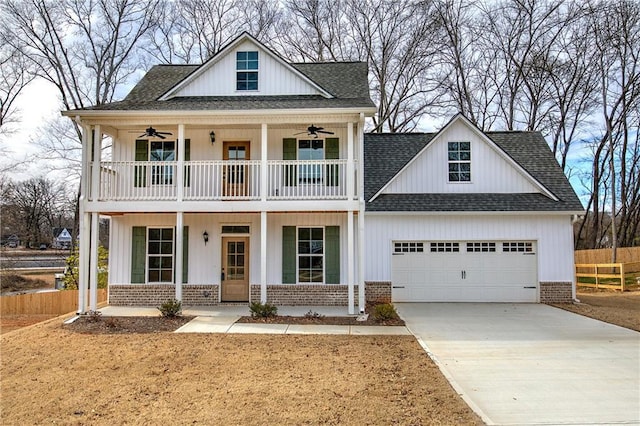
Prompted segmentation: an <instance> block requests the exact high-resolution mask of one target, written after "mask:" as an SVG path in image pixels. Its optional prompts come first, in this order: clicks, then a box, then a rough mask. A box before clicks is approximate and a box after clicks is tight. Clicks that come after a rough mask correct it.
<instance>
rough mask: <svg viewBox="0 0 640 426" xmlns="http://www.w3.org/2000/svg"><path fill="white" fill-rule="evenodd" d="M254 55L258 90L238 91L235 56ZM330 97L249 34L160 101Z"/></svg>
mask: <svg viewBox="0 0 640 426" xmlns="http://www.w3.org/2000/svg"><path fill="white" fill-rule="evenodd" d="M238 52H257V54H258V69H257V74H258V84H257V86H258V89H257V90H237V86H236V78H237V71H238V70H237V63H236V58H237V53H238ZM291 95H298V96H304V95H321V96H324V97H331V95H330V94H329V93H328V92H326V91H325V90H324V89H323V88H321V87H320V86H318V85H317V84H316V83H315V82H313V81H312V80H311V79H309V78H308V77H307V76H305V75H304V74H303V73H301V72H300V71H298V70H297V69H296V68H295V67H293V66H292V65H290V64H288V63H286V62H285V61H284V60H282V59H281V58H280V57H279V56H277V55H276V54H275V53H273V52H271V51H270V50H269V49H267V48H265V47H264V46H262V45H261V44H260V43H258V42H257V41H255V40H254V39H253V38H252V37H250V36H248V35H244V36H241V37H240V38H239V39H237V40H236V41H234V42H232V43H230V45H229V46H227V47H226V48H225V49H223V50H222V51H220V52H219V53H218V54H217V55H215V56H214V57H212V58H211V59H210V60H209V61H207V62H206V63H204V64H203V65H202V66H201V67H200V68H199V69H197V70H196V71H195V72H194V73H193V74H192V75H190V76H189V77H187V78H186V79H185V80H184V81H183V82H181V83H179V84H178V85H176V86H175V87H174V88H173V89H171V90H170V91H169V92H168V93H167V94H166V95H165V96H163V98H165V99H170V98H174V97H199V96H204V97H210V96H291Z"/></svg>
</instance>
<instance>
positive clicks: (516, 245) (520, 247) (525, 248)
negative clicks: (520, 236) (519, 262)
mask: <svg viewBox="0 0 640 426" xmlns="http://www.w3.org/2000/svg"><path fill="white" fill-rule="evenodd" d="M502 251H503V252H512V253H516V252H518V253H533V243H530V242H529V243H528V242H521V241H515V242H508V243H502Z"/></svg>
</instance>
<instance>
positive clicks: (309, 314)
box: [304, 309, 324, 319]
mask: <svg viewBox="0 0 640 426" xmlns="http://www.w3.org/2000/svg"><path fill="white" fill-rule="evenodd" d="M304 317H305V318H312V319H316V318H324V315H322V314H319V313H317V312H316V311H312V310H311V309H309V312H307V313H306V314H304Z"/></svg>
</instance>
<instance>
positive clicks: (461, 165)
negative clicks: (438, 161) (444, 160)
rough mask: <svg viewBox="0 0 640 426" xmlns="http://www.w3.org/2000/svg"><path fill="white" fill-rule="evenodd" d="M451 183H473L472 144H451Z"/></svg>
mask: <svg viewBox="0 0 640 426" xmlns="http://www.w3.org/2000/svg"><path fill="white" fill-rule="evenodd" d="M448 159H449V182H471V142H449V144H448Z"/></svg>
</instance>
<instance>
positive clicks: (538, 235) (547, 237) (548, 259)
mask: <svg viewBox="0 0 640 426" xmlns="http://www.w3.org/2000/svg"><path fill="white" fill-rule="evenodd" d="M570 221H571V218H570V217H569V216H568V215H538V216H534V215H482V216H480V215H452V214H447V215H438V214H430V215H393V216H392V215H386V214H385V215H371V214H368V215H367V216H366V219H365V222H366V224H365V227H366V229H367V233H366V235H365V239H366V241H365V242H364V244H365V264H366V265H365V281H393V278H394V277H393V275H394V260H393V257H394V256H393V251H394V242H399V241H416V242H417V241H419V242H425V251H428V245H427V244H426V243H427V242H453V241H455V242H461V244H460V252H463V251H464V252H465V254H466V248H465V245H464V243H466V242H495V243H496V247H497V250H502V246H501V244H502V242H509V241H517V242H531V243H532V244H533V247H534V253H535V256H534V257H528V258H527V260H522V259H519V260H518V262H519V261H520V260H522V261H523V262H524V263H523V264H521V265H516V264H512V265H511V266H515V269H514V268H511V269H512V270H510V269H509V268H510V267H511V266H508V265H505V264H504V260H505V259H503V258H502V257H501V256H500V255H499V254H496V255H495V256H494V258H495V259H494V258H492V259H493V263H492V264H491V265H488V264H487V265H485V266H486V267H485V268H484V269H483V268H480V269H481V270H480V272H479V273H480V274H481V275H484V277H485V281H488V280H494V281H495V280H496V279H499V276H501V275H510V276H511V278H510V280H511V281H513V280H516V281H517V278H515V277H517V276H518V274H524V275H522V276H527V277H529V278H527V279H528V280H529V281H531V279H530V277H532V276H535V278H534V280H535V283H534V284H533V285H535V286H536V287H538V286H539V285H538V282H541V281H542V282H545V281H551V282H553V281H561V282H572V281H573V234H572V228H571V226H570ZM441 255H442V254H441ZM469 255H470V256H469V257H467V258H465V259H464V261H465V262H469V264H468V266H469V268H471V269H473V267H474V266H473V265H474V264H475V265H478V263H477V262H481V261H482V260H479V259H480V257H481V256H475V254H474V253H470V254H469ZM441 257H442V258H440V259H439V260H436V259H434V258H428V259H427V258H424V259H421V260H420V261H419V262H418V263H419V264H423V265H428V266H430V267H429V268H428V269H429V270H430V271H431V273H432V274H436V275H437V274H438V273H439V272H438V271H440V272H442V271H445V270H447V268H450V267H457V266H459V265H458V264H457V263H459V262H460V261H461V258H456V257H455V256H450V257H452V258H451V259H448V260H447V259H445V257H446V256H441ZM476 258H478V259H476ZM407 259H408V258H407ZM532 259H535V260H532ZM484 261H485V262H486V258H485V260H484ZM395 262H398V261H397V260H396V261H395ZM428 262H434V263H428ZM474 262H475V263H474ZM531 262H533V263H531ZM516 263H517V262H516ZM447 265H449V266H447ZM496 265H498V266H496ZM496 268H498V269H496ZM501 268H502V269H501ZM418 269H419V271H418V270H416V273H420V274H424V273H425V271H426V269H424V267H418ZM461 270H464V268H462V269H461ZM473 276H474V275H473V274H470V275H469V277H468V278H472V277H473ZM476 277H477V275H476ZM496 277H498V278H496ZM474 279H475V277H474ZM472 283H473V280H471V279H470V280H467V281H464V282H462V284H460V282H458V283H457V284H455V283H454V284H455V285H458V286H459V287H460V288H461V290H460V291H464V285H471V284H472ZM524 286H526V287H530V286H531V285H529V284H526V285H523V286H521V287H524ZM496 291H500V290H499V289H498V290H496ZM506 291H507V292H508V291H511V290H506ZM536 291H537V290H536ZM502 294H505V292H504V291H503V293H502ZM536 295H537V293H536ZM449 296H451V295H449ZM449 296H447V297H449ZM483 297H488V296H478V297H476V298H475V300H477V301H481V300H482V298H483ZM520 297H521V296H518V295H515V296H513V297H512V298H511V300H516V299H518V298H520ZM527 297H528V296H522V298H524V299H526V298H527ZM522 298H521V299H519V300H520V301H535V300H522ZM468 299H469V297H465V296H464V295H462V296H460V297H459V301H465V300H466V301H470V300H468ZM503 299H504V300H507V299H509V298H507V297H504V298H503Z"/></svg>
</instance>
